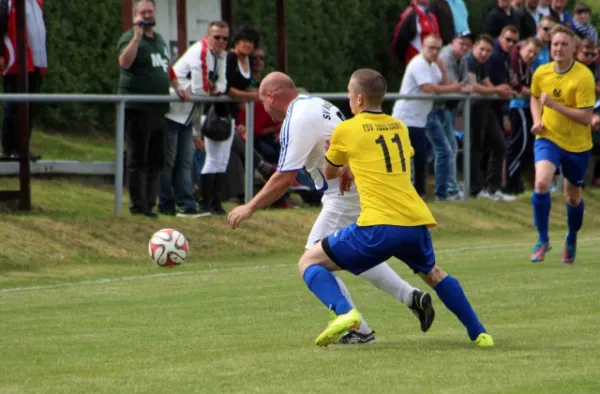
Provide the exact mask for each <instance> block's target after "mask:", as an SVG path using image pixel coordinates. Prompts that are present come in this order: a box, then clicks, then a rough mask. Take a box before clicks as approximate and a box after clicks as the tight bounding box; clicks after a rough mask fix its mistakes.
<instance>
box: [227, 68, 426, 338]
mask: <svg viewBox="0 0 600 394" xmlns="http://www.w3.org/2000/svg"><path fill="white" fill-rule="evenodd" d="M259 97H260V99H261V100H262V101H263V104H264V107H265V110H266V111H267V112H268V113H269V114H270V115H271V117H272V118H273V119H274V120H276V121H283V125H282V128H281V134H280V136H281V137H280V138H281V154H280V157H279V163H278V167H277V172H276V173H275V174H274V175H273V176H272V177H271V179H269V181H268V182H267V184H266V185H265V186H264V187H263V189H262V190H261V191H260V192H259V193H258V194H257V195H256V196H255V197H254V198H253V199H252V201H250V202H249V203H248V204H245V205H241V206H239V207H237V208H235V209H234V210H232V211H231V213H230V214H229V217H228V220H229V223H230V224H231V225H232V227H233V228H236V227H238V226H239V225H240V224H241V222H242V221H244V220H246V219H248V218H249V217H250V216H252V214H253V213H254V212H255V211H256V210H257V209H261V208H263V207H266V206H268V205H269V204H271V203H272V202H274V201H276V200H277V199H278V198H279V197H281V196H282V195H283V194H284V193H285V192H286V191H287V189H288V188H289V186H290V185H291V184H292V183H293V182H294V179H295V177H296V173H297V172H298V171H299V170H301V169H303V168H306V169H307V170H308V172H309V173H310V174H311V177H312V178H313V180H314V182H315V185H316V187H317V189H319V190H320V191H323V194H324V195H323V200H322V202H323V209H322V210H321V213H320V215H319V217H318V218H317V220H316V221H315V224H314V225H313V228H312V230H311V232H310V235H309V237H308V241H307V243H306V248H307V249H309V248H311V247H312V246H313V244H315V243H317V242H318V241H319V240H321V239H322V238H325V237H327V236H328V235H329V234H331V233H334V232H335V231H338V230H340V229H342V228H344V227H346V226H347V225H349V224H351V223H353V222H355V221H356V219H357V218H358V216H359V213H360V200H359V196H358V193H357V191H356V188H355V186H353V185H352V186H350V187H346V185H339V181H338V180H337V179H334V180H329V181H326V180H325V178H324V177H323V174H322V173H321V170H320V169H321V168H323V164H324V162H325V152H326V147H327V144H328V143H329V138H330V137H331V135H332V133H333V130H334V129H335V127H336V126H337V124H338V123H340V122H341V121H343V120H344V116H343V115H342V113H341V111H340V110H339V109H338V108H337V107H335V106H334V105H333V104H331V103H329V102H327V101H325V100H323V99H321V98H317V97H311V96H307V95H300V94H298V90H297V89H296V87H295V85H294V82H293V81H292V80H291V79H290V78H289V77H288V76H287V75H285V74H283V73H279V72H274V73H271V74H269V75H267V76H266V77H265V79H264V80H263V81H262V83H261V86H260V89H259ZM340 186H341V187H340ZM360 276H361V277H363V278H365V279H367V280H368V281H369V282H371V283H372V284H373V285H374V286H375V287H377V288H379V289H381V290H383V291H385V292H387V293H389V294H391V295H392V296H393V297H394V298H396V299H397V300H399V301H400V302H402V303H404V304H405V305H407V306H408V307H409V308H410V309H411V310H412V311H413V313H414V314H415V315H416V316H417V317H418V318H419V320H420V323H421V330H422V331H423V332H426V331H427V330H428V329H429V327H430V326H431V324H432V323H433V319H434V317H435V313H434V310H433V307H432V305H431V296H430V295H429V294H428V293H425V292H422V291H420V290H418V289H416V288H414V287H412V286H411V285H410V284H408V283H407V282H406V281H404V280H403V279H402V278H400V276H398V274H397V273H396V272H395V271H394V270H392V269H391V267H390V266H389V265H388V264H387V263H383V264H380V265H378V266H376V267H374V268H372V269H370V270H368V271H366V272H364V273H363V274H361V275H360ZM336 280H337V281H338V283H339V285H340V288H341V289H342V292H343V293H344V296H345V297H346V298H347V300H348V302H349V303H350V304H352V305H353V306H354V304H353V302H352V299H351V297H350V293H349V292H348V289H347V288H346V286H345V284H344V283H343V282H342V280H341V279H340V278H339V277H338V276H336ZM374 340H375V336H374V331H372V330H371V329H370V328H369V326H368V324H367V323H366V321H365V320H364V318H363V319H362V325H361V327H360V328H359V330H357V331H356V332H352V333H348V334H347V335H346V336H344V337H343V338H341V339H340V341H339V342H338V343H345V344H358V343H368V342H372V341H374Z"/></svg>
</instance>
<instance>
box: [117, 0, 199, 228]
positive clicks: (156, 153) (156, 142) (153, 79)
mask: <svg viewBox="0 0 600 394" xmlns="http://www.w3.org/2000/svg"><path fill="white" fill-rule="evenodd" d="M155 8H156V7H155V2H154V0H136V1H135V2H134V4H133V15H134V20H133V27H132V28H131V29H130V30H128V31H127V32H125V33H124V34H123V35H122V36H121V38H120V39H119V43H118V44H117V51H118V53H119V66H120V67H121V77H120V81H119V94H135V95H140V94H150V95H168V94H169V86H170V85H171V83H172V84H173V87H174V88H175V91H176V92H177V95H179V97H180V98H181V99H182V100H183V99H187V98H189V97H191V95H190V93H189V92H187V91H185V90H183V89H181V88H180V87H179V83H178V82H177V78H176V77H175V75H174V73H173V70H172V69H171V67H170V66H169V52H168V49H167V45H166V44H165V42H164V40H163V38H162V37H161V35H160V34H158V33H157V32H155V31H154V25H155V24H156V19H155ZM168 111H169V103H168V102H165V103H139V102H138V103H136V102H128V103H127V104H126V105H125V132H126V140H127V178H128V184H129V197H130V200H131V202H130V207H129V210H130V212H131V213H132V214H134V215H144V216H147V217H151V218H155V217H157V214H156V213H154V212H153V208H154V206H155V205H156V198H157V195H158V182H159V174H160V171H161V169H162V167H163V164H164V158H165V132H166V128H167V126H166V120H165V113H167V112H168Z"/></svg>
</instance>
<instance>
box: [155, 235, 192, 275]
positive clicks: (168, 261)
mask: <svg viewBox="0 0 600 394" xmlns="http://www.w3.org/2000/svg"><path fill="white" fill-rule="evenodd" d="M188 250H189V246H188V242H187V239H185V237H184V236H183V234H181V233H180V232H179V231H177V230H173V229H170V228H165V229H162V230H159V231H157V232H156V233H154V235H153V236H152V238H151V239H150V243H149V244H148V252H149V253H150V257H151V258H152V260H154V262H155V263H156V264H158V265H160V266H161V267H171V266H174V265H179V264H181V263H183V262H184V261H185V259H186V257H187V254H188Z"/></svg>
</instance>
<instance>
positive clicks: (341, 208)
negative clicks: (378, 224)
mask: <svg viewBox="0 0 600 394" xmlns="http://www.w3.org/2000/svg"><path fill="white" fill-rule="evenodd" d="M359 215H360V203H359V202H358V200H357V199H348V198H347V197H342V196H324V197H323V208H322V209H321V213H320V214H319V217H318V218H317V220H316V221H315V224H313V228H312V230H311V231H310V235H309V236H308V241H307V242H306V249H310V248H312V247H313V246H314V245H315V244H316V243H318V242H319V241H320V240H322V239H323V238H326V237H327V236H328V235H329V234H333V233H334V232H336V231H338V230H341V229H343V228H344V227H346V226H348V225H350V224H352V223H354V222H356V219H358V216H359Z"/></svg>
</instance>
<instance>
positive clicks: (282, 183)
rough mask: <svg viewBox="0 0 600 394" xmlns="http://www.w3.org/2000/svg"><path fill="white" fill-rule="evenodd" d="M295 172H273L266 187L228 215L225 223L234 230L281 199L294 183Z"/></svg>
mask: <svg viewBox="0 0 600 394" xmlns="http://www.w3.org/2000/svg"><path fill="white" fill-rule="evenodd" d="M296 172H297V171H289V172H280V171H277V172H275V174H273V176H271V178H269V181H268V182H267V183H266V185H265V186H263V188H262V189H261V191H260V192H259V193H258V194H257V195H256V196H254V198H253V199H252V200H251V201H250V202H249V203H248V204H244V205H240V206H239V207H236V208H234V209H233V210H232V211H231V212H230V213H229V216H228V217H227V221H228V222H229V224H230V225H231V227H232V228H234V229H235V228H237V227H239V226H240V224H242V222H243V221H244V220H246V219H248V218H250V216H252V214H253V213H254V212H256V211H257V210H259V209H262V208H265V207H267V206H269V205H271V204H272V203H274V202H275V201H277V200H278V199H279V198H281V196H283V195H284V193H285V192H286V191H287V190H288V189H289V188H290V186H292V184H293V183H294V179H296Z"/></svg>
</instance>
